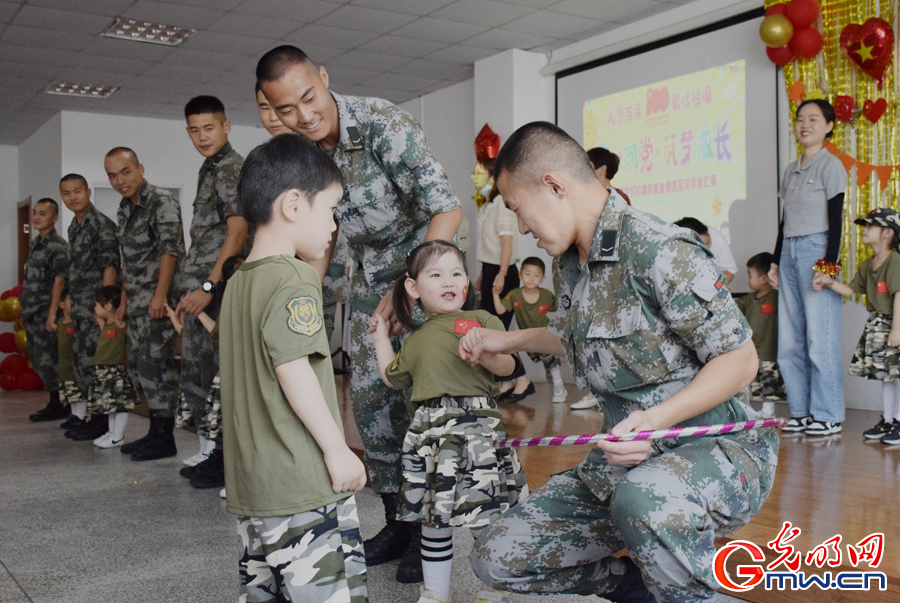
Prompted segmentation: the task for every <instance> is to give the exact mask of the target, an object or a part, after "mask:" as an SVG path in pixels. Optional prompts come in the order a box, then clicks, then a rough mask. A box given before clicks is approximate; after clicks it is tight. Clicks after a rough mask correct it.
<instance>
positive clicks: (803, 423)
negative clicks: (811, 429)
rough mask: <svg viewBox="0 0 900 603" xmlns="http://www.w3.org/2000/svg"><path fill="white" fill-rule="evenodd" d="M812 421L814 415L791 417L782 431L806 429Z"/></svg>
mask: <svg viewBox="0 0 900 603" xmlns="http://www.w3.org/2000/svg"><path fill="white" fill-rule="evenodd" d="M810 423H812V417H791V420H790V421H788V422H787V425H785V426H784V427H782V428H781V431H787V432H789V433H790V432H795V431H806V428H807V427H808V426H809V424H810Z"/></svg>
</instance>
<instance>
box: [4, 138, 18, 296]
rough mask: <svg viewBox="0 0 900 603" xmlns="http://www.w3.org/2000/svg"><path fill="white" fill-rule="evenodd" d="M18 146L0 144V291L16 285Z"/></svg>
mask: <svg viewBox="0 0 900 603" xmlns="http://www.w3.org/2000/svg"><path fill="white" fill-rule="evenodd" d="M20 200H21V199H20V198H19V147H15V146H11V145H0V210H2V211H0V241H6V242H7V243H6V246H5V249H4V252H3V253H0V290H3V291H6V290H7V289H9V288H11V287H14V286H15V285H16V284H18V279H19V274H18V249H19V248H18V235H17V233H16V224H17V221H18V217H17V212H16V205H17V204H18V202H19V201H20Z"/></svg>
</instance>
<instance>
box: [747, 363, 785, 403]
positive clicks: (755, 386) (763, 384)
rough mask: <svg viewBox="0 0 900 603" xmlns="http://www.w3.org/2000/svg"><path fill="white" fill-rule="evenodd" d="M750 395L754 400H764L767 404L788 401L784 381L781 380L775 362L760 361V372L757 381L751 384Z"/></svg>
mask: <svg viewBox="0 0 900 603" xmlns="http://www.w3.org/2000/svg"><path fill="white" fill-rule="evenodd" d="M750 395H751V396H752V397H753V398H762V399H763V400H765V401H767V402H774V401H776V400H787V393H786V392H785V391H784V380H783V379H782V378H781V371H779V370H778V363H777V362H775V361H773V360H760V361H759V372H758V373H756V379H754V380H753V383H752V384H750Z"/></svg>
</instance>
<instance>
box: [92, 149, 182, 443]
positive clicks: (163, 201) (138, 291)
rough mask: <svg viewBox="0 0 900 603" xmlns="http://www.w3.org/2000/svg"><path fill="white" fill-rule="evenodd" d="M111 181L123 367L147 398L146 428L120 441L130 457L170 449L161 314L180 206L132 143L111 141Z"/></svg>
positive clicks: (170, 402)
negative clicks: (151, 176)
mask: <svg viewBox="0 0 900 603" xmlns="http://www.w3.org/2000/svg"><path fill="white" fill-rule="evenodd" d="M104 167H105V169H106V175H107V176H108V177H109V183H110V184H111V185H112V187H113V188H114V189H116V191H117V192H118V193H119V194H120V195H122V201H121V202H120V203H119V212H118V216H117V218H118V225H119V230H118V236H119V249H120V252H121V257H122V282H123V284H124V288H123V297H124V299H123V300H122V301H123V303H122V304H120V305H119V308H118V310H117V311H116V322H119V323H123V321H124V319H125V314H126V312H127V314H128V372H129V374H130V375H131V380H132V381H133V382H134V385H135V387H136V388H137V390H138V392H139V393H141V394H142V395H143V396H144V397H146V398H147V403H148V404H149V406H150V431H149V432H148V433H147V435H146V436H144V437H143V438H141V439H139V440H136V441H134V442H131V443H129V444H126V445H125V446H123V447H122V449H121V450H122V452H123V453H124V454H130V455H131V460H133V461H151V460H156V459H161V458H165V457H169V456H175V454H176V453H177V452H178V450H177V449H176V448H175V436H174V435H173V433H172V432H173V430H174V428H175V416H174V411H175V405H176V402H177V399H178V374H177V372H176V371H175V329H174V327H172V323H171V322H170V321H169V318H168V316H167V315H166V304H174V299H172V290H171V289H172V282H173V279H174V278H175V274H176V272H177V270H178V262H179V260H180V259H181V258H183V257H184V232H183V230H182V226H181V208H180V207H179V206H178V201H177V200H176V199H175V198H174V197H173V196H172V195H171V194H170V193H169V192H167V191H165V190H163V189H161V188H157V187H155V186H153V185H152V184H150V183H149V182H147V181H146V180H144V166H142V165H141V164H140V162H139V161H138V158H137V155H136V154H135V152H134V151H132V150H131V149H128V148H125V147H116V148H114V149H112V150H111V151H110V152H109V153H107V154H106V159H105V160H104Z"/></svg>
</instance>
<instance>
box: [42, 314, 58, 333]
mask: <svg viewBox="0 0 900 603" xmlns="http://www.w3.org/2000/svg"><path fill="white" fill-rule="evenodd" d="M44 328H45V329H47V332H48V333H53V332H54V331H56V321H54V320H53V318H51V317H50V316H48V317H47V322H45V323H44Z"/></svg>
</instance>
